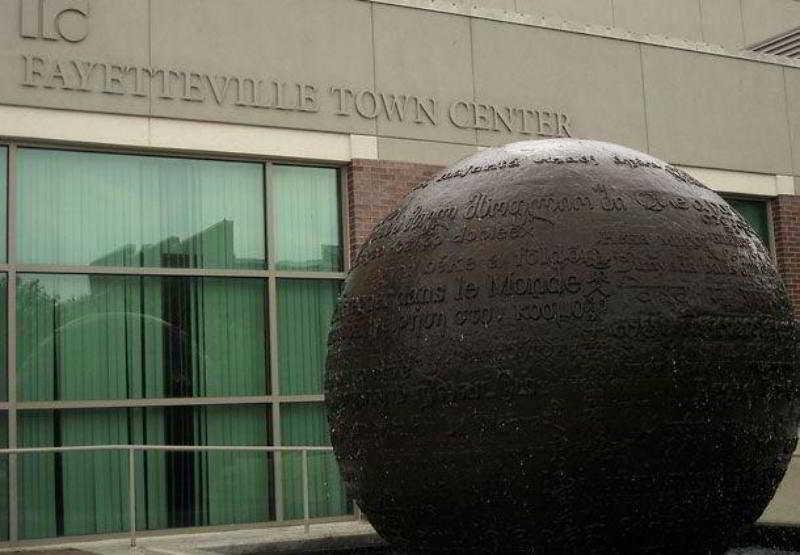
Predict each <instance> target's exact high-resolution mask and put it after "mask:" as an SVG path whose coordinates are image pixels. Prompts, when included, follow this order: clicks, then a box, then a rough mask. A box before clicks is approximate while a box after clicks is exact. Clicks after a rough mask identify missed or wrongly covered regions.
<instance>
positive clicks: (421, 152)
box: [378, 137, 478, 166]
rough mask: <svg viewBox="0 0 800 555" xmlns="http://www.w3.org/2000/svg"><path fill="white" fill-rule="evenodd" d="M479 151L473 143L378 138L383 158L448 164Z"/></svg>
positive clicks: (380, 154)
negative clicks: (459, 143)
mask: <svg viewBox="0 0 800 555" xmlns="http://www.w3.org/2000/svg"><path fill="white" fill-rule="evenodd" d="M477 151H478V147H476V146H471V145H457V144H452V143H435V142H430V141H409V140H406V139H386V138H382V137H379V138H378V157H379V158H380V159H381V160H395V161H400V162H416V163H418V164H439V165H442V166H447V165H450V164H452V163H453V162H457V161H459V160H461V159H462V158H466V157H467V156H471V155H473V154H475V153H476V152H477Z"/></svg>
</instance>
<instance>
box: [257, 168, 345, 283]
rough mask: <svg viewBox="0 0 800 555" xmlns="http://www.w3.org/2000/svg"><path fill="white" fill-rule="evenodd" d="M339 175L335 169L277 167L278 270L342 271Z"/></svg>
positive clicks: (276, 224)
mask: <svg viewBox="0 0 800 555" xmlns="http://www.w3.org/2000/svg"><path fill="white" fill-rule="evenodd" d="M337 173H338V172H337V170H335V169H332V168H304V167H293V166H274V167H273V169H272V180H273V185H272V186H273V191H274V199H275V200H274V202H275V234H276V238H275V243H276V251H277V252H276V256H275V260H276V267H277V269H278V270H297V271H339V270H341V269H342V231H341V223H340V219H341V218H340V206H339V184H338V179H337Z"/></svg>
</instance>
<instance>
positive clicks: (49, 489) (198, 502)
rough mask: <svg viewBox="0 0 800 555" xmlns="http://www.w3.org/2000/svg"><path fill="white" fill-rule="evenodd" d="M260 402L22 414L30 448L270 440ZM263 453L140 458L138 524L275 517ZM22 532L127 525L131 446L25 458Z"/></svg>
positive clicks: (47, 533) (33, 534) (22, 438)
mask: <svg viewBox="0 0 800 555" xmlns="http://www.w3.org/2000/svg"><path fill="white" fill-rule="evenodd" d="M267 415H268V407H265V406H263V405H252V406H250V405H246V406H212V407H166V408H152V409H112V410H65V411H32V412H21V413H20V415H19V442H20V445H21V446H24V447H41V446H62V445H114V444H129V443H130V444H138V445H142V444H144V445H271V441H272V440H271V437H272V434H271V430H270V427H269V418H268V417H267ZM271 460H272V458H271V456H270V455H268V454H267V453H265V452H259V453H256V452H234V451H230V452H206V453H190V452H148V453H147V454H145V455H144V456H143V455H141V454H137V455H136V460H135V464H136V527H137V528H138V529H140V530H144V529H150V530H155V529H163V528H174V527H183V526H207V525H218V524H234V523H251V522H264V521H266V520H268V519H269V518H271V516H270V514H269V509H268V507H269V506H270V503H269V499H270V497H271V495H272V494H271V491H272V487H271V480H270V465H271ZM18 483H19V488H20V490H19V499H20V513H19V526H20V537H21V538H23V539H31V538H43V537H53V536H63V535H78V534H100V533H111V532H123V531H125V530H127V529H128V453H127V452H124V451H123V452H118V451H94V452H85V453H65V454H52V453H47V454H30V455H24V456H21V457H20V462H19V480H18Z"/></svg>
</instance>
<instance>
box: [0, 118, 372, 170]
mask: <svg viewBox="0 0 800 555" xmlns="http://www.w3.org/2000/svg"><path fill="white" fill-rule="evenodd" d="M0 137H5V138H8V139H11V140H15V141H18V140H23V141H24V140H34V141H53V142H72V143H80V144H87V145H111V146H116V147H122V148H124V147H129V148H139V149H159V150H166V151H175V152H196V153H220V154H229V155H245V156H258V157H265V158H278V159H287V160H315V161H320V162H349V161H350V160H352V159H354V158H363V159H377V157H378V139H377V137H374V136H371V135H351V134H347V133H330V132H324V131H303V130H298V129H282V128H274V127H258V126H253V125H239V124H232V123H212V122H205V121H189V120H175V119H167V118H155V117H150V116H125V115H114V114H104V113H95V112H80V111H73V110H58V109H52V108H32V107H23V106H9V105H0Z"/></svg>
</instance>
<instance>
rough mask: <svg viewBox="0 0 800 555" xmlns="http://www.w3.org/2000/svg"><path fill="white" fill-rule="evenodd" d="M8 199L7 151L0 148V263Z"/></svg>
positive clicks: (3, 259)
mask: <svg viewBox="0 0 800 555" xmlns="http://www.w3.org/2000/svg"><path fill="white" fill-rule="evenodd" d="M7 199H8V149H7V148H6V147H4V146H0V261H2V262H5V261H6V229H7V227H8V226H7V225H6V217H7V215H6V213H7V204H6V203H7Z"/></svg>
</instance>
